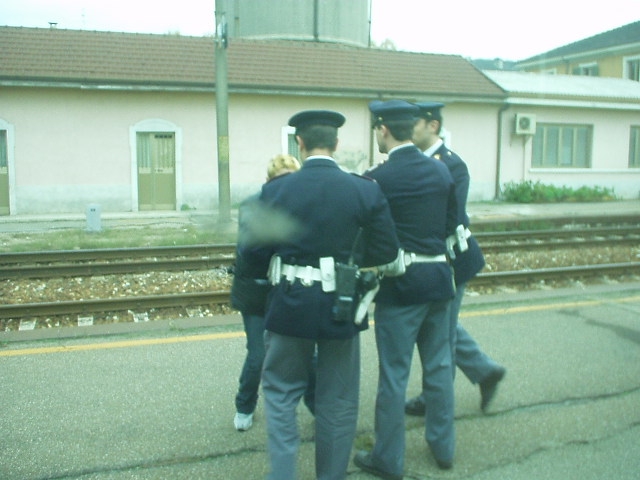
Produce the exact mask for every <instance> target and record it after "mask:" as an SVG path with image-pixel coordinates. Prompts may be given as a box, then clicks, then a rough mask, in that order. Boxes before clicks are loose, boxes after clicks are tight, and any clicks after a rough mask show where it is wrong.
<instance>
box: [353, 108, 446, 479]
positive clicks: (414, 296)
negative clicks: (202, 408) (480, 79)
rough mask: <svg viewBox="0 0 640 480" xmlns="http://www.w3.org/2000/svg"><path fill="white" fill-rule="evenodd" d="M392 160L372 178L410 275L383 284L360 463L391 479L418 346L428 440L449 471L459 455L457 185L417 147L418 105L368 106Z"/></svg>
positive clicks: (398, 461) (401, 447)
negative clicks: (454, 257)
mask: <svg viewBox="0 0 640 480" xmlns="http://www.w3.org/2000/svg"><path fill="white" fill-rule="evenodd" d="M369 109H370V111H371V114H372V124H373V128H374V130H375V136H376V140H377V143H378V147H379V150H380V152H381V153H388V159H387V161H386V162H384V163H382V164H380V165H379V166H377V167H375V168H374V169H371V170H369V171H368V172H367V175H368V176H370V177H372V178H373V179H374V180H376V181H377V182H378V184H380V187H381V188H382V191H383V192H384V194H385V195H386V197H387V199H388V200H389V204H390V205H391V211H392V213H393V217H394V221H395V225H396V230H397V233H398V238H399V239H400V244H401V247H402V248H403V249H404V251H405V254H404V256H405V259H406V273H405V274H404V275H403V276H401V277H397V278H384V279H383V280H382V282H381V285H380V291H379V292H378V294H377V296H376V299H375V302H376V305H375V311H374V317H375V335H376V345H377V349H378V364H379V379H378V382H379V383H378V394H377V398H376V408H375V444H374V447H373V450H372V451H371V452H366V451H360V452H358V453H357V454H356V456H355V458H354V463H355V464H356V465H357V466H358V467H360V468H361V469H363V470H365V471H367V472H369V473H371V474H373V475H377V476H379V477H381V478H386V479H400V478H402V476H403V470H404V454H405V429H404V421H405V417H404V403H405V394H406V388H407V382H408V379H409V372H410V368H411V360H412V357H413V349H414V346H415V345H417V348H418V352H419V355H420V361H421V364H422V369H423V377H424V384H425V386H426V388H425V396H426V398H427V405H428V408H427V413H426V432H425V438H426V441H427V443H428V445H429V447H430V450H431V452H432V454H433V456H434V458H435V460H436V463H437V464H438V466H439V467H440V468H442V469H448V468H451V466H452V464H453V457H454V450H455V431H454V391H453V375H452V370H453V364H452V357H451V344H450V340H449V336H450V330H451V328H450V325H449V321H450V315H449V306H450V303H451V299H452V298H453V296H454V288H453V278H452V271H451V267H450V266H449V264H448V261H447V255H446V253H447V248H446V238H447V236H449V235H450V234H452V233H453V232H454V230H455V221H456V204H455V190H454V183H453V179H452V178H451V174H450V173H449V170H448V169H447V168H446V166H445V165H444V164H443V163H441V162H438V161H436V160H434V159H432V158H429V157H426V156H425V155H424V154H423V153H422V152H421V151H420V150H419V149H418V148H417V147H416V146H415V145H414V144H413V143H412V141H411V139H412V134H413V127H414V124H415V121H416V116H417V114H418V112H419V110H418V107H416V106H415V105H412V104H410V103H408V102H405V101H402V100H390V101H387V102H381V101H374V102H372V103H370V104H369Z"/></svg>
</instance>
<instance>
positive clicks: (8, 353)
mask: <svg viewBox="0 0 640 480" xmlns="http://www.w3.org/2000/svg"><path fill="white" fill-rule="evenodd" d="M636 301H640V296H633V297H626V298H618V299H615V300H613V301H612V300H585V301H580V302H566V303H552V304H546V305H529V306H522V307H509V308H498V309H493V310H481V311H477V312H462V313H461V314H460V317H461V318H471V317H483V316H484V317H491V316H497V315H509V314H515V313H523V312H535V311H541V310H555V309H558V308H575V307H589V306H595V305H602V304H605V303H627V302H636ZM243 336H244V332H227V333H210V334H203V335H189V336H184V337H168V338H149V339H143V340H124V341H116V342H104V343H88V344H83V345H68V346H55V347H39V348H24V349H17V350H4V351H0V357H15V356H19V355H39V354H44V353H61V352H81V351H88V350H106V349H110V348H130V347H140V346H147V345H167V344H171V343H185V342H203V341H207V340H221V339H225V338H240V337H243Z"/></svg>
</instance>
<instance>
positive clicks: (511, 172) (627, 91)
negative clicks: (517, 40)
mask: <svg viewBox="0 0 640 480" xmlns="http://www.w3.org/2000/svg"><path fill="white" fill-rule="evenodd" d="M484 73H485V75H487V76H488V77H489V78H490V79H492V80H493V81H494V82H495V83H496V84H497V85H499V86H500V87H501V88H502V89H503V90H505V91H506V92H507V98H506V99H505V105H504V107H503V109H502V110H501V114H500V115H501V123H502V124H504V125H506V126H507V127H506V128H503V129H500V130H501V132H502V135H501V137H500V138H499V140H498V144H499V151H498V168H497V169H496V171H497V172H499V175H500V177H499V178H498V179H497V180H496V184H498V185H504V184H505V183H508V182H520V181H533V182H541V183H544V184H552V185H558V186H568V187H572V188H579V187H580V186H594V187H595V186H598V187H607V188H612V189H614V191H615V193H616V194H618V195H621V196H624V197H627V198H638V195H639V194H640V83H639V82H636V81H632V80H626V79H621V78H601V77H599V78H594V77H584V76H574V75H542V74H539V73H528V72H506V71H497V70H493V71H491V70H486V71H484Z"/></svg>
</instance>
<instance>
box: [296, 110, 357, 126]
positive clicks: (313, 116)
mask: <svg viewBox="0 0 640 480" xmlns="http://www.w3.org/2000/svg"><path fill="white" fill-rule="evenodd" d="M344 122H345V118H344V115H342V114H341V113H338V112H333V111H331V110H305V111H303V112H298V113H296V114H295V115H294V116H293V117H291V118H290V119H289V125H290V126H291V127H295V128H296V130H299V129H301V128H304V127H308V126H309V125H327V126H330V127H335V128H340V127H341V126H342V125H344Z"/></svg>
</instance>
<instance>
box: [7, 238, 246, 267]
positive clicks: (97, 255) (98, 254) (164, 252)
mask: <svg viewBox="0 0 640 480" xmlns="http://www.w3.org/2000/svg"><path fill="white" fill-rule="evenodd" d="M235 249H236V245H235V244H234V243H227V244H219V245H215V244H211V245H209V244H207V245H203V244H198V245H180V246H165V247H136V248H97V249H87V250H52V251H38V252H15V253H0V265H12V264H23V265H24V264H42V263H56V262H57V263H62V262H87V261H93V262H96V261H104V260H122V259H140V258H167V257H169V258H176V257H209V256H220V255H234V254H235Z"/></svg>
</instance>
